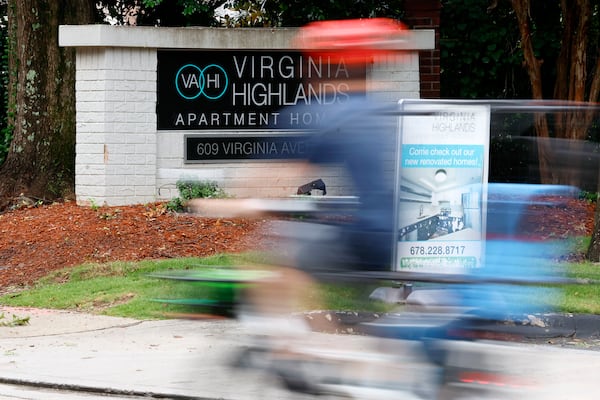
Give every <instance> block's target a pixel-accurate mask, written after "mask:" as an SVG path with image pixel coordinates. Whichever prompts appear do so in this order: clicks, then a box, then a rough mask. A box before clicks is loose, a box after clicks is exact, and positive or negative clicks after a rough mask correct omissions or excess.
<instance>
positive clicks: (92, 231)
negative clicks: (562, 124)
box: [0, 199, 595, 291]
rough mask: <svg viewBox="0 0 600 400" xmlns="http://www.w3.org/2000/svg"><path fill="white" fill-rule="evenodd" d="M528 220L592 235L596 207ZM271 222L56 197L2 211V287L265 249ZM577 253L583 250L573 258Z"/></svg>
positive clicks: (564, 232)
mask: <svg viewBox="0 0 600 400" xmlns="http://www.w3.org/2000/svg"><path fill="white" fill-rule="evenodd" d="M552 204H553V206H552V210H546V211H545V212H544V213H543V215H544V216H545V217H543V218H542V219H541V220H540V217H539V215H540V213H532V215H534V216H535V215H538V217H536V218H537V219H536V220H534V221H528V226H527V228H526V229H529V230H534V231H536V233H537V234H539V236H541V237H542V238H557V237H558V238H560V237H567V236H582V235H589V234H591V231H592V228H593V217H594V208H595V206H594V204H593V203H588V202H587V201H584V200H576V199H560V201H556V199H553V201H552ZM266 222H267V221H265V220H249V219H208V218H202V217H199V216H194V215H189V214H178V213H173V212H167V210H166V208H165V205H164V204H161V203H156V204H151V205H133V206H121V207H90V206H78V205H76V204H75V202H72V201H71V202H58V203H54V204H49V205H42V206H37V207H22V208H20V209H16V210H12V211H5V212H3V213H0V291H6V290H9V289H18V288H21V287H24V286H26V285H28V284H30V283H32V282H34V281H35V280H37V279H38V278H40V277H42V276H44V275H46V274H48V273H49V272H51V271H53V270H56V269H61V268H64V267H70V266H75V265H79V264H82V263H86V262H98V263H101V262H107V261H116V260H122V261H130V260H144V259H164V258H173V257H192V256H194V257H198V256H207V255H213V254H218V253H224V252H228V253H237V252H243V251H247V250H252V249H260V248H261V246H263V245H264V244H265V230H264V229H262V228H264V227H265V226H266ZM574 256H575V257H577V256H578V255H574Z"/></svg>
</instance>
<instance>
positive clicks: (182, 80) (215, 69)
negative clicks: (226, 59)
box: [175, 64, 229, 100]
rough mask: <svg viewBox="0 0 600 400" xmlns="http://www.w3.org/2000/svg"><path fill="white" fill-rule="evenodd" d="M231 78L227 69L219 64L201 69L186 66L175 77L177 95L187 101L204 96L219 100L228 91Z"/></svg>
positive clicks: (191, 65)
mask: <svg viewBox="0 0 600 400" xmlns="http://www.w3.org/2000/svg"><path fill="white" fill-rule="evenodd" d="M228 86H229V78H228V77H227V72H225V69H224V68H223V67H221V66H220V65H217V64H210V65H207V66H206V67H204V68H200V67H198V66H197V65H194V64H186V65H184V66H183V67H181V68H179V71H177V74H176V75H175V88H176V89H177V93H179V95H180V96H181V97H183V98H184V99H186V100H194V99H197V98H198V97H200V96H204V97H205V98H207V99H209V100H218V99H219V98H221V97H222V96H223V95H224V94H225V92H226V91H227V87H228Z"/></svg>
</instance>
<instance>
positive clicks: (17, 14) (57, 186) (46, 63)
mask: <svg viewBox="0 0 600 400" xmlns="http://www.w3.org/2000/svg"><path fill="white" fill-rule="evenodd" d="M93 18H94V2H90V1H88V0H55V1H41V0H10V1H9V3H8V32H9V42H8V46H9V48H8V65H9V84H8V110H9V118H8V125H9V126H10V127H11V128H12V130H13V140H12V142H11V145H10V148H9V153H8V155H7V157H6V160H5V162H4V164H3V165H2V167H1V168H0V209H1V208H3V206H6V205H8V204H9V203H10V202H12V201H13V199H14V198H15V197H16V196H19V195H20V194H24V195H25V196H30V197H33V198H36V199H53V198H57V197H61V196H64V195H65V193H68V192H69V190H70V192H71V193H72V192H73V184H74V180H73V177H74V165H75V51H74V49H66V48H59V47H58V26H59V25H60V24H86V23H91V22H93Z"/></svg>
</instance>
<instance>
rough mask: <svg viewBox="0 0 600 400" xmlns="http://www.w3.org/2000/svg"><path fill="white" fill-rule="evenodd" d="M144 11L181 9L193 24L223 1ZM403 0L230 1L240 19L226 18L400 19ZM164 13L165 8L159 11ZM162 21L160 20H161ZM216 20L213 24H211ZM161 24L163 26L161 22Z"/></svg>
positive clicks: (284, 22)
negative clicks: (193, 20)
mask: <svg viewBox="0 0 600 400" xmlns="http://www.w3.org/2000/svg"><path fill="white" fill-rule="evenodd" d="M142 3H143V5H144V6H145V7H146V9H147V10H159V8H160V7H164V6H165V5H166V4H171V7H173V6H176V7H179V9H180V10H182V13H183V15H184V16H185V18H186V23H184V24H183V25H192V24H195V23H194V22H192V19H194V18H196V19H198V18H200V17H201V18H206V16H207V15H209V14H211V13H212V11H213V10H214V8H216V7H218V6H219V5H221V4H223V3H224V1H223V0H219V1H212V0H142ZM402 3H403V1H402V0H383V1H382V0H344V1H323V0H285V1H284V0H269V1H265V0H230V1H228V2H227V8H229V9H230V10H232V11H237V12H238V13H239V18H225V20H224V21H223V24H224V25H226V26H301V25H304V24H306V23H307V22H310V21H316V20H323V19H343V18H360V17H384V16H385V17H391V18H400V17H401V16H402V10H403V7H402ZM162 10H163V11H164V10H165V8H163V9H162ZM161 21H162V20H161ZM215 22H216V20H214V18H213V21H212V23H209V24H214V23H215ZM161 24H162V25H164V24H163V23H162V22H161Z"/></svg>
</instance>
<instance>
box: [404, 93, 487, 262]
mask: <svg viewBox="0 0 600 400" xmlns="http://www.w3.org/2000/svg"><path fill="white" fill-rule="evenodd" d="M400 106H401V109H402V111H404V112H407V115H404V116H402V117H401V118H400V132H401V134H400V136H401V140H400V149H399V153H398V154H400V161H399V163H400V164H399V174H398V175H399V179H398V186H397V193H398V200H397V201H398V208H397V215H398V219H397V223H398V242H397V249H396V250H397V256H396V269H397V270H410V271H419V272H435V273H454V272H456V273H464V272H465V269H469V268H476V267H480V266H481V263H482V257H483V251H484V243H485V242H484V239H485V237H484V236H485V223H486V221H485V215H486V213H485V204H486V201H485V200H486V197H487V180H488V149H489V134H490V109H489V106H487V105H473V104H465V103H459V102H457V103H453V102H435V101H425V100H423V101H419V100H414V101H413V100H411V101H402V102H400ZM411 112H414V114H411ZM420 113H421V115H419V114H420ZM427 114H429V115H427Z"/></svg>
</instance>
